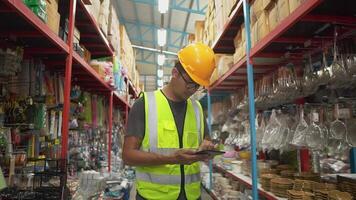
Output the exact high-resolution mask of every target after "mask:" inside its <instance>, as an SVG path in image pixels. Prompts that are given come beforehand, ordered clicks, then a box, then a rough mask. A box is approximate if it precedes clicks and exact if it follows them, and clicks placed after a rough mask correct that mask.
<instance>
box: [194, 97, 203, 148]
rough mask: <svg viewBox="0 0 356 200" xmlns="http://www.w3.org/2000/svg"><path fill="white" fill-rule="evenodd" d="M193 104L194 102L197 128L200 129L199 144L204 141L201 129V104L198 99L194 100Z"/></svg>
mask: <svg viewBox="0 0 356 200" xmlns="http://www.w3.org/2000/svg"><path fill="white" fill-rule="evenodd" d="M192 104H193V108H194V113H195V120H196V124H197V130H198V135H199V136H198V141H199V144H201V142H202V138H201V132H200V131H201V130H200V123H201V121H200V108H199V105H198V103H197V101H195V100H192Z"/></svg>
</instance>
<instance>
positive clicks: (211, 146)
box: [199, 140, 218, 151]
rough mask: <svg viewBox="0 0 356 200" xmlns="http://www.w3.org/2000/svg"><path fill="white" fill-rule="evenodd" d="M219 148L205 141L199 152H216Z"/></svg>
mask: <svg viewBox="0 0 356 200" xmlns="http://www.w3.org/2000/svg"><path fill="white" fill-rule="evenodd" d="M217 148H218V145H214V144H213V143H212V142H211V141H209V140H203V142H202V143H201V145H200V147H199V151H202V150H216V149H217Z"/></svg>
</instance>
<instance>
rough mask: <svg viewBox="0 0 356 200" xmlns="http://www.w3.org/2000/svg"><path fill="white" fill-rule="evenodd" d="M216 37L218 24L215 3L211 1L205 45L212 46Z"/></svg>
mask: <svg viewBox="0 0 356 200" xmlns="http://www.w3.org/2000/svg"><path fill="white" fill-rule="evenodd" d="M215 36H216V22H215V2H214V0H209V3H208V10H207V12H206V16H205V24H204V35H203V43H205V44H207V45H209V46H211V45H212V44H213V42H214V40H215Z"/></svg>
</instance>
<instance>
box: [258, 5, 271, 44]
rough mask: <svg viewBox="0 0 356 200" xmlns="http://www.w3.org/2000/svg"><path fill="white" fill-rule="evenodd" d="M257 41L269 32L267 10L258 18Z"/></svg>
mask: <svg viewBox="0 0 356 200" xmlns="http://www.w3.org/2000/svg"><path fill="white" fill-rule="evenodd" d="M256 24H257V31H258V36H257V38H258V39H257V41H260V40H262V39H263V38H264V37H265V36H266V35H267V34H268V33H269V24H268V15H267V12H265V11H264V12H263V13H262V14H261V15H260V17H259V18H258V20H257V22H256Z"/></svg>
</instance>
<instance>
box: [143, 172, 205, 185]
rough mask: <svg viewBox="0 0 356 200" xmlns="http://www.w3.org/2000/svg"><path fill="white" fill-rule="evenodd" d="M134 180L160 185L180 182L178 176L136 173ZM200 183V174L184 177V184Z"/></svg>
mask: <svg viewBox="0 0 356 200" xmlns="http://www.w3.org/2000/svg"><path fill="white" fill-rule="evenodd" d="M136 179H137V180H139V181H146V182H150V183H156V184H161V185H179V184H180V182H181V176H180V175H162V174H151V173H144V172H138V171H136ZM198 181H200V173H197V174H190V175H185V184H190V183H194V182H198Z"/></svg>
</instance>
